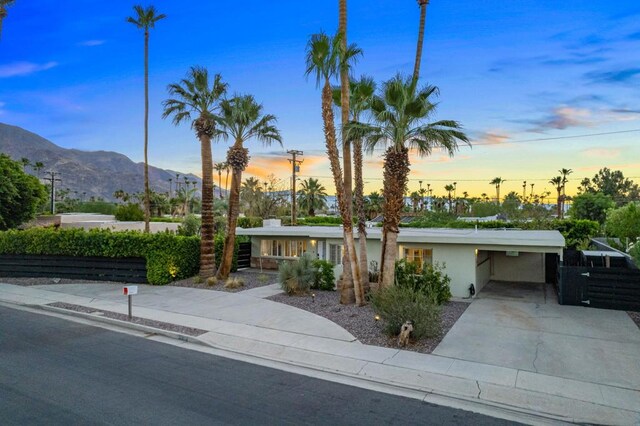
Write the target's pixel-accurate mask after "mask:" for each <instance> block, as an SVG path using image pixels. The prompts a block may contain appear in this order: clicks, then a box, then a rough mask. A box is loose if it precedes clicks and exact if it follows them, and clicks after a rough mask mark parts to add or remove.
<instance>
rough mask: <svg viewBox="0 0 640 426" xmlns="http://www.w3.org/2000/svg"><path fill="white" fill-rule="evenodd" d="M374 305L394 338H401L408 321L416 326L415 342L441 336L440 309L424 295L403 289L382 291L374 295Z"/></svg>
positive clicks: (372, 295)
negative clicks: (402, 327)
mask: <svg viewBox="0 0 640 426" xmlns="http://www.w3.org/2000/svg"><path fill="white" fill-rule="evenodd" d="M371 305H372V306H373V309H374V311H375V312H376V313H377V314H378V315H380V317H381V318H382V320H383V321H384V324H385V332H386V333H387V334H389V335H391V336H396V335H398V334H400V327H401V326H402V324H404V323H405V322H406V321H412V322H413V333H412V336H413V337H414V339H416V340H419V339H421V338H423V337H435V336H437V335H438V334H439V333H440V330H441V328H440V307H439V306H438V305H436V304H435V303H433V301H432V299H431V298H430V297H429V296H427V295H426V294H424V293H423V292H421V291H416V290H414V289H412V288H410V287H401V286H390V287H386V288H382V289H379V290H376V291H374V292H372V293H371Z"/></svg>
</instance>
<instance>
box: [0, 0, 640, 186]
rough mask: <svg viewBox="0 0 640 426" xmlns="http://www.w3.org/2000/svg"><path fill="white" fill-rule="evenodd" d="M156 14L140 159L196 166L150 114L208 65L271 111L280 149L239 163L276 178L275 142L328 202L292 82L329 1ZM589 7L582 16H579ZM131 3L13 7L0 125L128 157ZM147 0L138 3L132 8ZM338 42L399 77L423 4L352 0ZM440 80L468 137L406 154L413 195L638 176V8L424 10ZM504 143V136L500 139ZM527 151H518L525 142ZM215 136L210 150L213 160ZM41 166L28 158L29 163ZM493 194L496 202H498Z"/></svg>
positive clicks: (304, 85)
mask: <svg viewBox="0 0 640 426" xmlns="http://www.w3.org/2000/svg"><path fill="white" fill-rule="evenodd" d="M154 4H155V6H156V7H157V9H158V10H159V11H160V12H162V13H166V14H167V15H168V18H167V19H165V20H163V21H160V22H159V23H158V25H157V27H156V29H155V30H154V31H153V32H152V34H151V52H150V68H151V70H150V73H151V75H150V103H151V111H150V162H151V163H152V164H154V165H157V166H160V167H164V168H172V169H177V170H181V171H191V172H198V171H199V170H200V158H199V146H198V144H197V142H196V140H195V137H194V135H193V133H192V132H191V131H190V129H189V128H188V126H183V127H178V128H176V127H174V126H173V125H172V124H171V123H170V122H169V121H164V120H162V119H161V117H160V116H161V113H162V109H161V102H162V100H164V99H165V98H166V97H167V92H166V86H167V84H169V83H172V82H175V81H177V80H179V79H180V78H182V77H183V76H184V75H185V73H186V72H187V70H188V68H189V67H190V66H192V65H202V66H205V67H207V68H208V69H209V70H210V71H211V72H212V73H221V74H222V76H223V78H224V80H225V81H227V82H228V83H229V86H230V92H231V93H235V92H237V93H251V94H253V95H254V96H255V97H256V98H257V99H258V100H259V101H260V102H262V103H263V105H264V108H265V111H266V112H269V113H272V114H275V115H276V116H277V117H278V120H279V121H278V124H279V127H280V129H281V131H282V134H283V138H284V147H282V148H281V147H277V146H272V147H262V146H260V145H258V144H255V143H253V142H250V144H249V146H250V150H251V153H252V160H253V166H252V167H251V168H250V169H249V170H248V171H249V172H251V173H253V174H255V175H257V176H259V177H264V176H266V175H267V174H270V173H274V174H276V175H277V176H278V177H280V178H282V179H283V182H286V176H288V173H289V169H288V168H287V165H286V161H285V160H284V158H285V154H284V151H286V149H301V150H303V151H305V158H306V161H305V163H304V164H303V166H302V175H303V177H306V176H319V177H322V178H323V181H324V184H325V185H326V186H327V187H328V188H329V189H330V192H332V191H333V190H332V184H331V180H330V179H328V178H326V177H328V176H329V169H328V164H327V160H326V156H324V155H323V150H322V146H323V143H324V142H323V139H322V123H321V116H320V94H319V91H318V90H317V89H316V87H315V84H314V82H313V81H312V80H309V81H307V80H306V79H305V77H304V49H305V45H306V41H307V39H308V36H309V35H310V34H311V33H314V32H317V31H319V30H324V31H327V32H333V31H335V28H336V25H337V1H327V0H325V1H320V2H300V1H288V0H281V1H280V0H279V1H270V2H265V1H254V0H246V1H243V2H236V1H224V2H223V1H207V2H205V1H200V2H195V1H182V2H173V1H156V2H155V3H154ZM585 4H586V5H587V7H585ZM132 5H133V3H131V2H128V1H120V0H114V1H111V2H108V3H105V2H103V1H101V2H98V1H93V0H82V1H75V2H60V1H55V2H54V1H50V0H39V1H31V2H28V1H26V0H18V1H17V2H16V4H15V6H13V7H11V8H10V9H9V15H8V17H7V18H6V19H5V21H4V25H3V34H2V40H1V41H0V121H1V122H5V123H9V124H14V125H18V126H21V127H24V128H26V129H28V130H31V131H33V132H35V133H38V134H40V135H42V136H44V137H46V138H48V139H50V140H52V141H53V142H55V143H57V144H59V145H62V146H64V147H68V148H78V149H85V150H112V151H118V152H122V153H124V154H126V155H128V156H129V157H131V158H132V159H133V160H134V161H141V159H142V114H143V86H142V84H143V63H142V54H143V37H142V33H141V32H140V31H139V30H137V29H136V28H135V27H133V26H132V25H131V24H127V23H126V22H125V18H126V17H127V16H130V15H131V14H132V13H133V10H132ZM143 5H146V4H145V3H143ZM348 6H349V41H350V42H355V43H357V44H358V45H359V46H360V47H361V48H362V49H363V50H364V56H363V57H362V58H361V60H360V61H359V62H358V64H357V66H356V68H355V70H354V73H355V74H356V75H360V74H367V75H371V76H373V77H374V78H375V79H376V80H377V81H383V80H385V79H388V78H390V77H392V76H393V75H395V74H396V73H397V72H403V73H410V72H411V71H412V67H413V59H414V55H415V42H416V33H417V24H418V16H419V15H418V14H419V8H418V7H417V5H416V2H415V1H414V0H402V1H400V0H368V1H365V0H358V1H356V0H350V1H349V5H348ZM422 77H423V78H422V79H423V81H424V82H428V83H430V84H435V85H437V86H438V87H439V88H440V91H441V96H440V99H439V100H440V104H439V110H438V115H437V117H435V118H438V119H443V118H446V119H455V120H458V121H460V122H461V123H462V124H463V125H464V128H465V129H466V131H467V133H468V134H469V136H470V137H471V139H472V140H473V141H474V146H473V148H471V149H470V148H462V149H461V150H460V151H459V153H458V154H457V155H456V156H455V157H454V158H452V159H450V158H448V157H447V156H444V155H442V154H441V153H438V152H436V153H435V154H434V155H433V156H432V157H429V158H426V159H414V160H413V161H412V163H413V168H412V174H411V179H412V180H411V181H410V187H412V188H414V187H417V186H418V180H424V181H425V182H431V183H432V187H433V188H436V191H435V192H436V193H438V192H440V193H444V190H443V189H442V187H444V185H445V184H447V183H451V182H453V181H457V182H458V188H459V191H468V192H470V193H474V194H476V193H477V194H479V193H480V192H491V187H490V186H489V185H488V181H489V180H491V179H492V178H493V177H495V176H501V177H503V178H504V179H507V183H506V184H505V189H504V190H503V191H506V192H508V191H510V190H516V191H521V189H520V188H521V185H522V180H527V181H528V182H530V183H531V182H535V183H536V192H538V191H541V190H543V189H545V188H546V189H551V185H549V184H548V183H547V181H548V180H549V179H550V178H551V177H553V176H554V175H556V174H557V170H558V169H559V168H563V167H564V168H572V169H573V170H574V171H575V172H574V175H572V177H573V178H574V181H573V182H572V185H573V186H577V183H578V182H579V180H580V179H581V178H582V177H586V176H589V177H591V176H593V175H594V174H595V173H596V172H597V170H598V169H600V168H601V167H605V166H608V167H611V168H616V169H621V170H623V171H624V172H625V175H627V176H630V177H638V179H636V180H640V144H638V136H639V135H640V132H628V133H617V134H608V135H600V136H589V137H580V138H567V139H555V140H547V141H544V140H542V141H541V140H539V139H546V138H557V137H566V136H576V135H587V134H599V133H608V132H621V131H627V130H636V129H640V105H639V103H638V99H640V96H639V95H640V4H638V3H637V2H634V1H627V0H617V1H615V2H612V1H600V0H593V1H590V2H584V1H577V0H564V1H561V2H559V1H557V0H537V1H533V0H519V1H504V0H502V1H498V0H485V1H482V2H478V1H477V0H475V1H472V0H460V1H457V2H454V3H453V4H452V3H451V2H446V1H444V0H432V1H431V5H430V6H429V8H428V15H427V30H426V39H425V47H424V60H423V66H422ZM514 141H515V142H516V143H514ZM527 141H530V142H527ZM225 152H226V147H225V146H224V144H223V143H220V144H218V145H216V146H214V160H222V159H223V157H224V155H225ZM34 160H37V159H34ZM380 165H381V159H380V158H379V157H376V156H374V157H371V158H369V159H368V160H367V168H366V171H365V180H366V181H367V182H368V185H367V189H369V190H375V189H378V188H380V187H381V175H382V173H381V167H380ZM506 192H505V193H506Z"/></svg>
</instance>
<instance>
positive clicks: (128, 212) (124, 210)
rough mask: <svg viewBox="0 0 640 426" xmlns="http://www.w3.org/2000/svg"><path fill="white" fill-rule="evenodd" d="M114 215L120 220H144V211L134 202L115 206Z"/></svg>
mask: <svg viewBox="0 0 640 426" xmlns="http://www.w3.org/2000/svg"><path fill="white" fill-rule="evenodd" d="M115 216H116V219H117V220H120V221H122V222H140V221H143V220H144V212H143V211H142V209H141V208H140V206H139V205H137V204H135V203H129V204H124V205H121V206H118V208H116V212H115Z"/></svg>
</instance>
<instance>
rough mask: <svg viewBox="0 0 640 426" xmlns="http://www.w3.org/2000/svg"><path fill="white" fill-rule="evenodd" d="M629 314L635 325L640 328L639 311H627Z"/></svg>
mask: <svg viewBox="0 0 640 426" xmlns="http://www.w3.org/2000/svg"><path fill="white" fill-rule="evenodd" d="M627 313H628V314H629V316H630V317H631V319H632V320H633V322H635V323H636V325H637V326H638V328H640V312H632V311H629V312H627Z"/></svg>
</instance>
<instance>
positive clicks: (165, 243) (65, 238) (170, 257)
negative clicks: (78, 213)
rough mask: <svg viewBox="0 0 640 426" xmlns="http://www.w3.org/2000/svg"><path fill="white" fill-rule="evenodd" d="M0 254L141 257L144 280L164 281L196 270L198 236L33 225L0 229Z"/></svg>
mask: <svg viewBox="0 0 640 426" xmlns="http://www.w3.org/2000/svg"><path fill="white" fill-rule="evenodd" d="M0 254H40V255H47V254H48V255H62V256H101V257H144V258H145V259H146V260H147V281H149V283H151V284H167V283H169V282H171V281H172V280H174V279H176V280H179V279H183V278H188V277H191V276H193V275H195V274H197V273H198V269H199V267H200V239H199V238H197V237H181V236H176V235H173V234H169V233H158V234H143V233H140V232H135V231H127V232H110V231H109V230H91V231H85V230H83V229H59V230H56V229H53V228H32V229H28V230H25V231H6V232H0ZM172 272H173V274H175V277H174V276H172Z"/></svg>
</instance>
